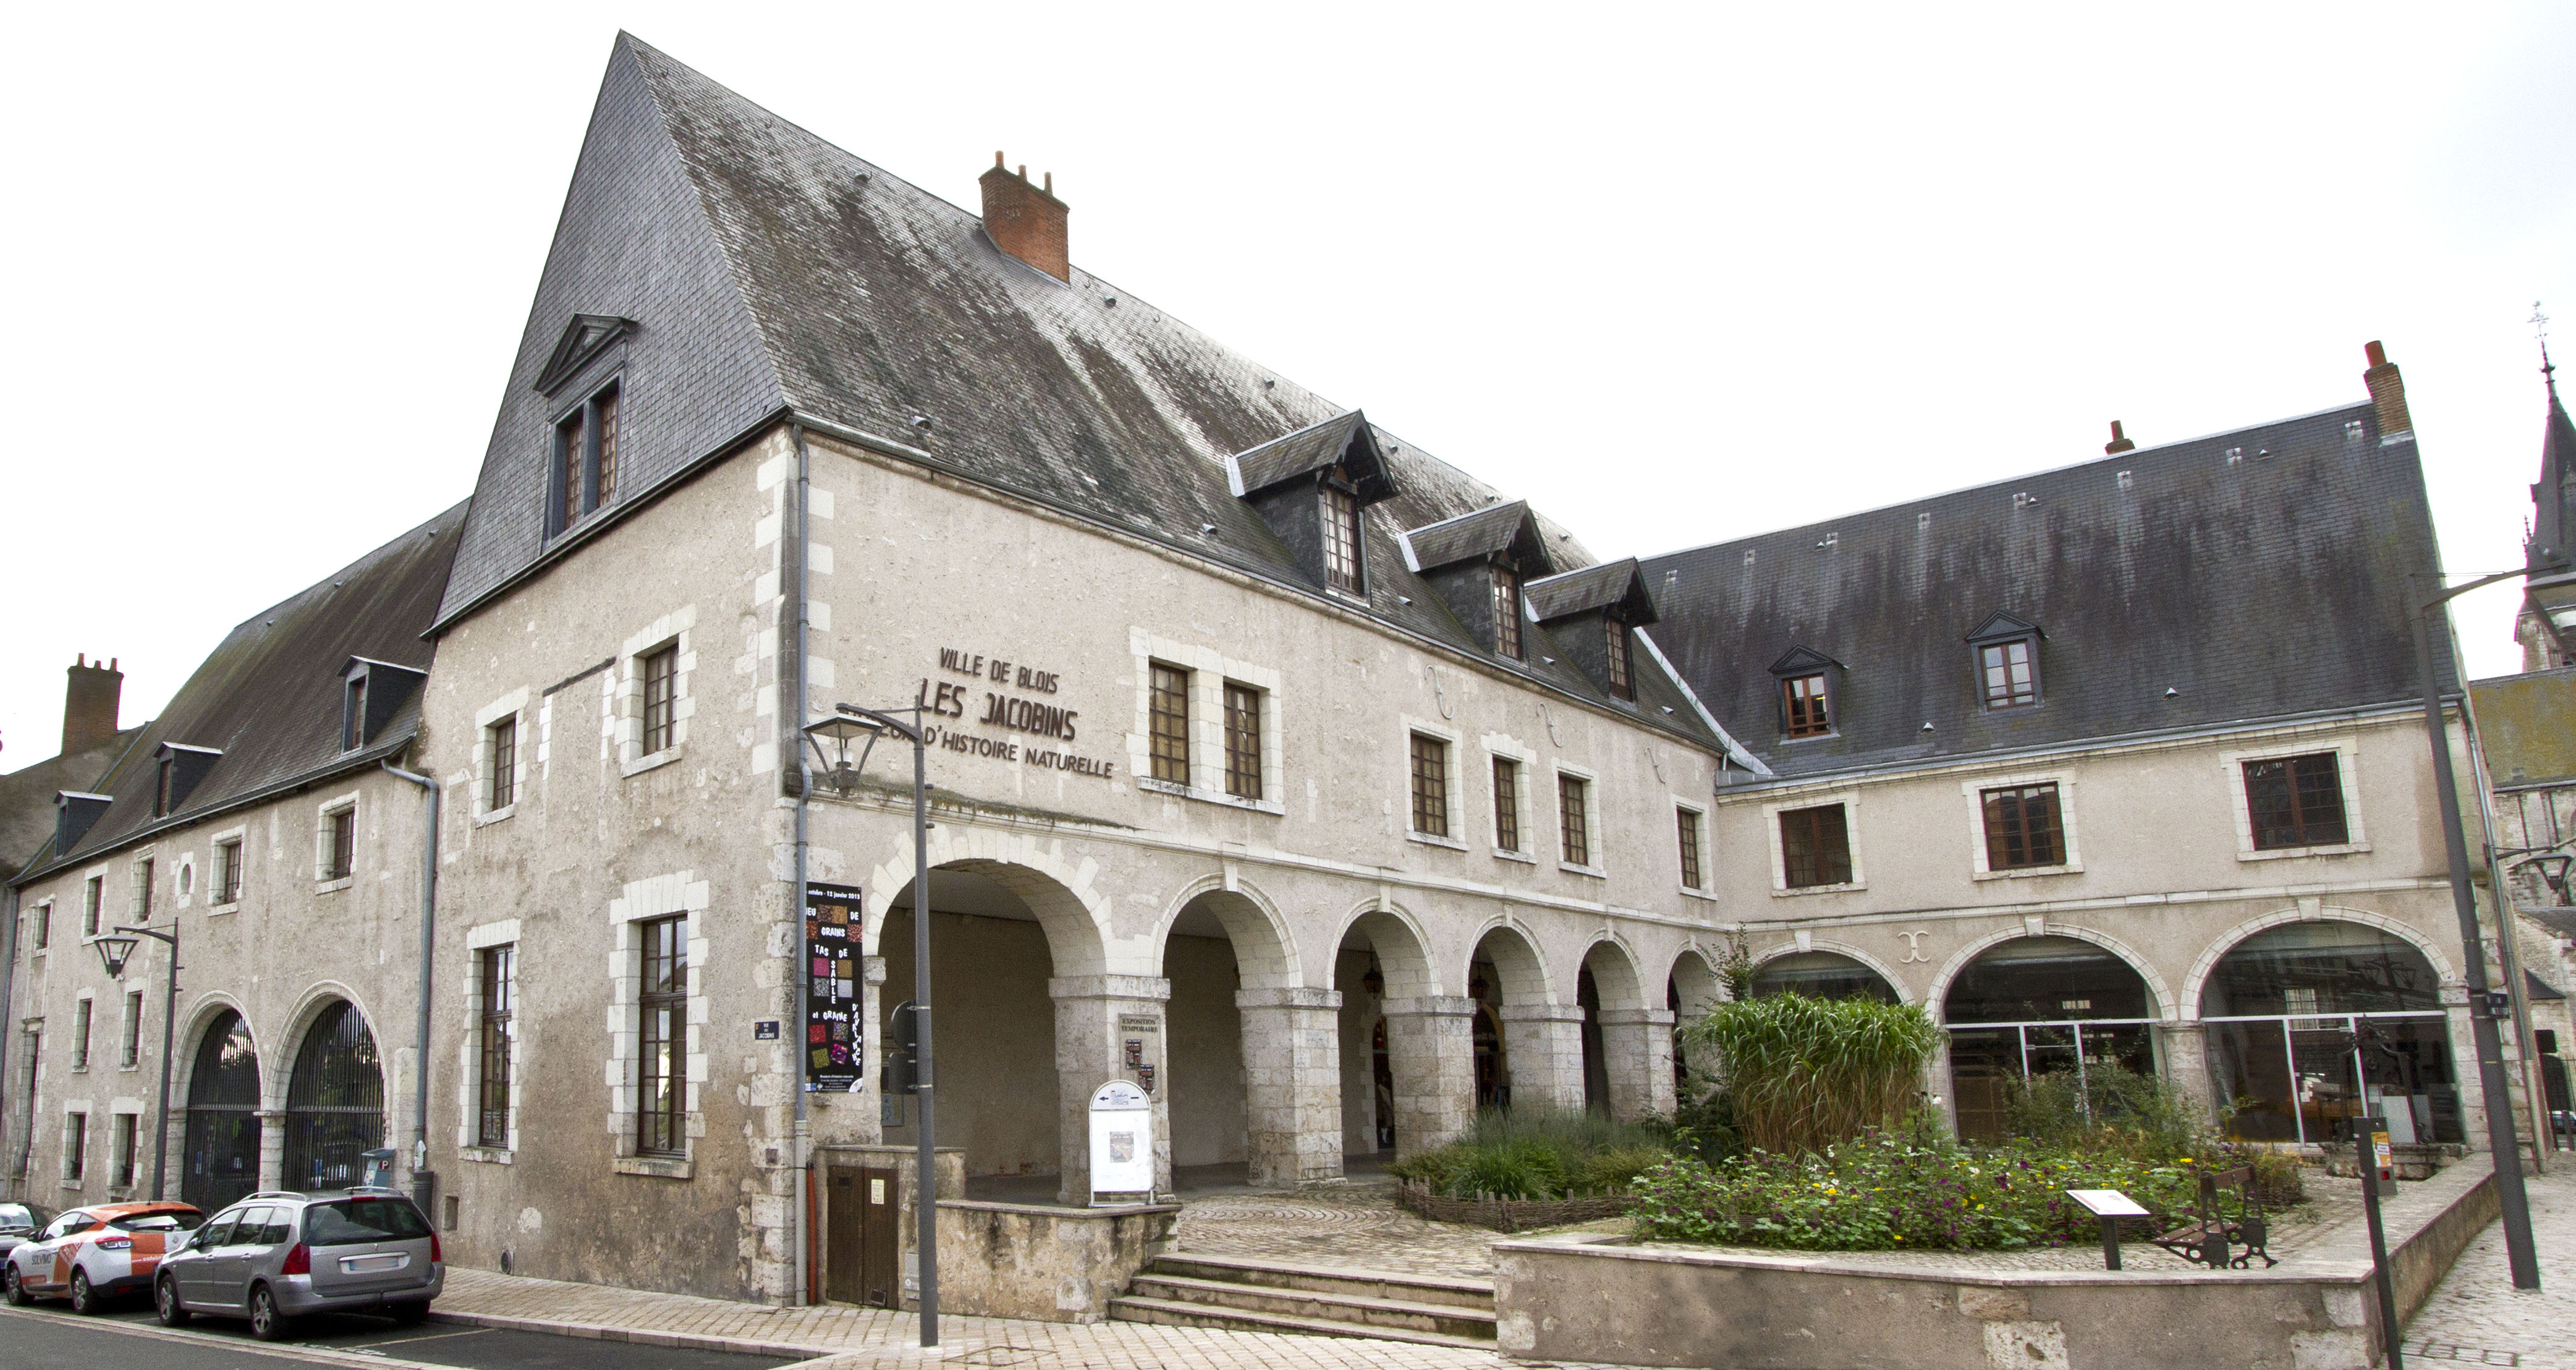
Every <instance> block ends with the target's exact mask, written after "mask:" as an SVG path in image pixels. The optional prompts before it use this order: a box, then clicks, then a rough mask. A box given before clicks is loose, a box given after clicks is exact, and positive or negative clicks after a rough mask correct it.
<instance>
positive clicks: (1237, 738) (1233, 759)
mask: <svg viewBox="0 0 2576 1370" xmlns="http://www.w3.org/2000/svg"><path fill="white" fill-rule="evenodd" d="M1225 792H1226V793H1227V794H1230V795H1233V796H1234V797H1235V798H1237V799H1259V798H1260V797H1261V692H1260V691H1259V690H1256V689H1254V688H1252V687H1251V686H1249V685H1245V684H1243V683H1241V682H1239V681H1233V680H1229V681H1227V682H1226V683H1225Z"/></svg>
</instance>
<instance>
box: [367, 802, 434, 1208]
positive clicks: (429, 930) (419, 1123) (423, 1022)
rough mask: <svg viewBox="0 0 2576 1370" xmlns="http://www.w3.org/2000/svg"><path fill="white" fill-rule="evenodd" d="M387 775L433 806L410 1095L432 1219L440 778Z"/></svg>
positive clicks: (418, 1179) (423, 1202)
mask: <svg viewBox="0 0 2576 1370" xmlns="http://www.w3.org/2000/svg"><path fill="white" fill-rule="evenodd" d="M377 764H378V765H380V766H383V767H384V768H385V774H387V775H390V776H393V777H395V778H396V779H399V780H408V781H410V782H411V783H413V784H415V785H418V786H420V789H421V798H422V799H423V800H424V801H426V803H427V806H428V811H429V822H428V826H427V830H426V831H425V832H424V833H423V834H422V836H421V848H420V1012H419V1014H418V1015H417V1017H416V1018H415V1019H414V1022H413V1038H414V1041H415V1046H414V1048H413V1053H414V1057H415V1061H416V1064H415V1065H414V1067H413V1069H412V1096H411V1201H412V1202H413V1203H416V1204H418V1205H420V1211H421V1216H423V1217H427V1218H429V1219H430V1221H432V1222H436V1221H437V1219H436V1218H435V1217H432V1216H431V1214H430V1201H431V1200H432V1199H434V1198H436V1197H437V1194H438V1175H437V1174H436V1173H435V1172H433V1171H429V1170H424V1169H422V1168H421V1167H423V1166H425V1165H427V1164H428V1163H429V987H430V959H431V957H432V956H433V955H434V954H435V953H436V952H437V949H438V782H437V781H435V780H432V779H430V778H429V777H428V776H425V775H415V774H413V773H412V772H410V771H406V770H404V769H402V768H401V767H399V766H396V765H395V764H394V763H393V762H391V761H380V762H378V763H377Z"/></svg>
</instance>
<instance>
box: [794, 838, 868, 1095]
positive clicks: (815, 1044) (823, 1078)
mask: <svg viewBox="0 0 2576 1370" xmlns="http://www.w3.org/2000/svg"><path fill="white" fill-rule="evenodd" d="M865 909H866V905H865V903H864V900H863V897H862V895H861V893H860V891H859V889H858V888H857V887H856V886H854V885H823V884H808V885H807V886H806V887H805V1043H804V1047H803V1051H804V1057H805V1088H806V1091H807V1092H809V1093H831V1094H852V1093H856V1092H857V1091H858V1088H859V1082H860V1080H861V1078H862V1077H863V1076H865V1075H866V1073H867V1068H866V1067H867V1045H866V1037H865V1033H864V1027H865V1020H864V1019H863V1018H862V1017H861V1014H860V1008H859V960H860V957H861V955H862V954H863V952H864V948H863V947H862V946H861V936H860V933H861V927H862V924H863V920H864V919H865V918H866V913H865Z"/></svg>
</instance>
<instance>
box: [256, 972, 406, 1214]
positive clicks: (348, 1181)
mask: <svg viewBox="0 0 2576 1370" xmlns="http://www.w3.org/2000/svg"><path fill="white" fill-rule="evenodd" d="M384 1144H385V1077H384V1072H383V1071H382V1070H381V1069H380V1068H379V1067H378V1064H377V1061H376V1037H375V1034H374V1033H372V1032H369V1031H368V1030H367V1019H366V1015H364V1014H362V1013H360V1012H358V1009H357V1006H356V1005H354V1004H351V1003H349V1002H348V1001H347V1000H345V999H344V1000H341V1001H339V1002H337V1003H334V1004H333V1005H331V1006H330V1007H329V1008H326V1009H324V1010H322V1014H321V1016H320V1017H318V1018H316V1019H314V1020H313V1026H312V1028H311V1029H309V1030H308V1031H307V1032H306V1033H305V1034H304V1046H303V1049H302V1050H300V1051H298V1052H296V1053H295V1073H294V1074H293V1075H291V1076H289V1077H288V1078H287V1086H286V1166H285V1171H284V1174H283V1177H282V1180H283V1183H285V1184H286V1185H287V1186H288V1187H290V1188H295V1189H307V1190H312V1189H344V1188H346V1187H348V1186H350V1185H353V1184H356V1183H358V1182H359V1181H360V1180H361V1179H362V1178H364V1175H365V1171H366V1161H365V1160H364V1159H363V1156H362V1153H364V1152H367V1151H372V1150H374V1149H375V1148H377V1147H380V1146H383V1145H384Z"/></svg>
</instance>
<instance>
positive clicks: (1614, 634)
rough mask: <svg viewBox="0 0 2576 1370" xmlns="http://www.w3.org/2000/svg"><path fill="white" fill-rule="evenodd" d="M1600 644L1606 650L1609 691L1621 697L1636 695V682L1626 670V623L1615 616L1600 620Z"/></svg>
mask: <svg viewBox="0 0 2576 1370" xmlns="http://www.w3.org/2000/svg"><path fill="white" fill-rule="evenodd" d="M1601 627H1602V630H1603V634H1604V636H1603V639H1602V646H1603V647H1604V649H1605V650H1606V651H1607V652H1608V656H1607V658H1606V660H1607V661H1608V662H1609V669H1610V693H1612V694H1614V695H1617V696H1619V697H1620V698H1621V699H1635V698H1636V697H1637V682H1636V680H1635V678H1634V677H1632V676H1631V675H1630V674H1629V671H1628V625H1627V624H1625V623H1621V622H1620V621H1619V620H1617V619H1615V618H1608V619H1603V620H1602V621H1601Z"/></svg>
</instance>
